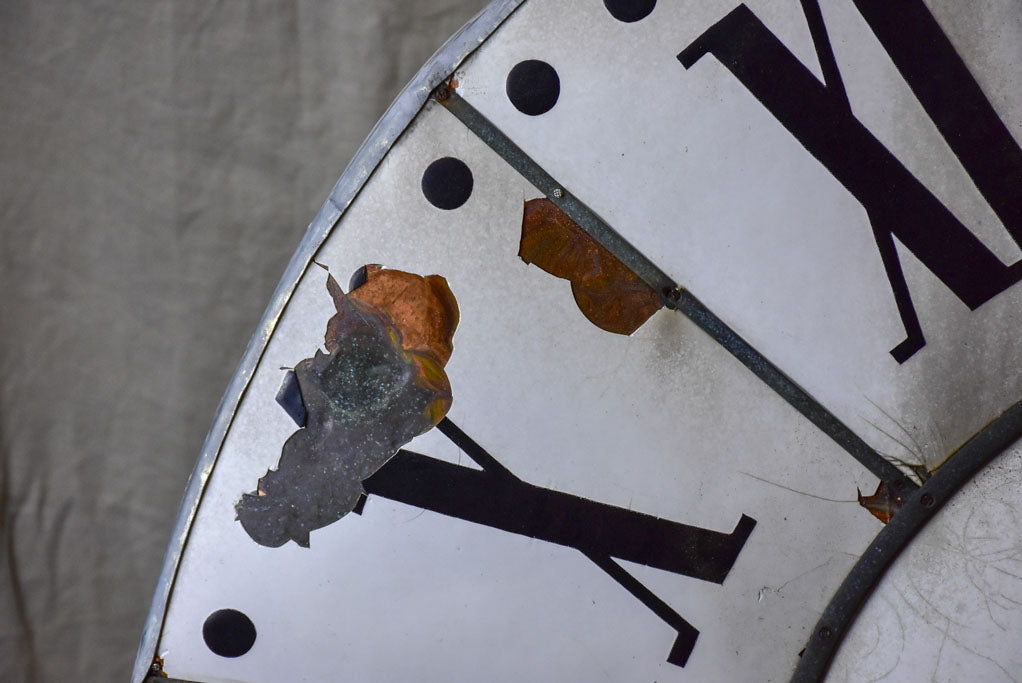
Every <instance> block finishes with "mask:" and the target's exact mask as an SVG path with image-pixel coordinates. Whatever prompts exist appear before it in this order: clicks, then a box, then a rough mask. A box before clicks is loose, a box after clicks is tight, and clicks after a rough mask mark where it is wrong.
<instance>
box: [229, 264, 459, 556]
mask: <svg viewBox="0 0 1022 683" xmlns="http://www.w3.org/2000/svg"><path fill="white" fill-rule="evenodd" d="M365 270H366V275H367V278H366V281H365V282H364V283H363V284H362V285H361V286H359V287H358V288H357V289H356V290H354V291H353V292H351V293H348V294H345V293H344V291H343V290H342V289H341V287H340V285H338V284H337V281H336V280H334V278H333V276H328V277H327V291H328V292H329V293H330V296H331V297H332V298H333V301H334V307H335V309H336V311H337V312H336V314H335V315H334V316H333V317H332V318H330V320H329V322H328V323H327V330H326V334H325V342H326V350H327V352H326V353H323V351H316V353H315V355H314V356H313V357H312V358H306V359H305V360H303V361H301V362H300V363H298V365H296V366H295V376H296V377H297V381H298V386H299V389H300V391H301V397H302V403H303V404H304V406H305V411H306V421H305V427H304V428H302V429H299V430H298V431H297V432H295V433H294V434H292V435H291V437H290V438H289V439H288V440H287V442H285V444H284V448H283V451H282V453H281V456H280V462H279V463H278V466H277V469H275V470H269V471H267V473H266V475H265V476H263V477H262V478H261V479H259V483H258V486H257V488H256V490H255V491H254V492H252V493H246V494H244V495H242V497H241V500H240V501H238V503H237V505H236V506H235V509H236V511H237V515H238V520H239V521H240V522H241V525H242V527H243V528H244V529H245V531H246V532H247V533H248V535H249V536H251V537H252V539H253V540H254V541H256V542H257V543H259V544H261V545H265V546H270V547H279V546H282V545H284V544H285V543H287V542H288V541H289V540H293V541H295V542H296V543H297V544H298V545H300V546H303V547H308V546H309V532H311V531H313V530H315V529H319V528H321V527H324V526H326V525H328V524H332V523H333V522H335V521H337V520H339V519H341V518H342V517H344V516H345V515H346V514H348V513H349V512H351V511H352V510H353V509H354V508H355V506H356V505H357V504H358V501H359V499H360V498H361V497H362V496H363V495H365V491H364V489H363V486H362V482H363V481H364V480H366V479H368V478H369V477H371V476H372V475H373V474H374V473H375V472H376V471H377V470H378V469H379V468H380V467H382V466H383V465H384V464H385V463H386V462H387V461H388V460H389V459H390V458H391V457H392V456H393V455H394V454H395V453H396V452H397V451H398V449H399V448H401V446H403V445H404V444H406V443H408V442H409V441H411V440H412V439H413V438H415V437H416V436H418V435H419V434H422V433H424V432H427V431H429V430H430V429H432V428H433V427H435V426H436V424H437V423H438V422H440V420H442V419H443V417H444V415H446V414H447V411H448V410H449V409H450V407H451V400H452V395H451V386H450V382H449V380H448V378H447V374H446V373H445V372H444V365H445V364H446V363H447V360H448V359H449V358H450V356H451V353H452V351H453V345H452V338H453V335H454V330H455V328H456V327H457V325H458V304H457V302H456V301H455V298H454V295H453V294H452V293H451V290H450V288H449V287H448V286H447V281H446V280H445V279H444V278H442V277H440V276H438V275H430V276H428V277H421V276H419V275H414V274H412V273H405V272H402V271H399V270H386V269H383V268H382V267H380V266H367V267H366V269H365Z"/></svg>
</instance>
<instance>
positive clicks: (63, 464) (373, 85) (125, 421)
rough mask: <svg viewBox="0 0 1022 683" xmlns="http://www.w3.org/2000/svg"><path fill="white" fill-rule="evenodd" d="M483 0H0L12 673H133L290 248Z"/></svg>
mask: <svg viewBox="0 0 1022 683" xmlns="http://www.w3.org/2000/svg"><path fill="white" fill-rule="evenodd" d="M484 4H485V2H484V0H382V1H381V0H377V1H375V2H372V3H368V2H357V1H356V0H323V1H315V0H305V1H299V0H282V1H270V0H265V1H248V0H229V1H224V2H212V1H211V0H201V1H200V0H195V1H187V2H185V1H174V0H148V1H146V2H139V1H135V0H120V1H113V0H106V1H102V0H94V1H91V2H67V1H65V0H4V1H3V2H0V230H2V232H0V239H2V242H0V297H2V300H0V515H2V517H0V521H2V544H0V558H2V560H0V681H10V682H12V683H14V682H17V681H37V680H38V681H71V680H76V681H77V680H81V681H123V680H127V678H128V676H129V673H130V669H131V664H132V661H133V658H134V655H135V649H136V647H137V644H138V638H139V636H140V634H141V629H142V624H143V621H144V617H145V614H146V612H147V610H148V607H149V600H150V598H151V595H152V591H153V588H154V587H155V584H156V578H157V575H158V573H159V569H160V564H161V562H162V559H163V553H164V550H165V548H166V544H167V542H168V540H169V534H170V529H171V526H172V524H173V521H174V518H175V516H176V514H177V509H178V505H179V503H180V499H181V494H182V492H183V491H184V486H185V481H186V479H187V477H188V474H189V473H190V471H191V469H192V466H193V465H194V463H195V460H196V458H197V457H198V454H199V448H200V445H201V443H202V440H203V438H204V436H205V433H206V430H207V429H208V428H209V425H210V424H211V422H212V419H213V415H214V412H215V409H216V405H217V403H218V401H219V400H220V396H221V394H222V392H223V390H224V388H225V387H226V386H227V382H228V380H229V379H230V376H231V374H232V373H233V371H234V367H235V365H236V364H237V362H238V361H239V360H240V358H241V354H242V351H243V349H244V347H245V344H246V342H247V340H248V337H249V335H250V334H251V333H252V331H253V329H254V328H255V325H256V322H257V321H258V319H259V317H260V315H261V313H262V310H263V308H264V307H265V305H266V303H267V302H268V301H269V297H270V293H271V292H272V290H273V288H274V287H275V285H276V283H277V281H278V279H279V278H280V276H281V274H282V273H283V270H284V266H285V264H286V262H287V260H288V258H289V257H290V255H291V253H292V252H293V251H294V249H295V248H296V247H297V245H298V242H299V240H300V238H301V236H302V234H303V233H304V230H305V227H306V225H307V224H308V223H309V221H311V219H312V217H313V216H314V215H315V213H316V210H317V209H318V208H319V205H320V204H321V203H322V202H323V200H325V199H326V196H327V194H328V192H329V190H330V188H331V187H332V185H333V183H334V182H335V181H336V179H337V177H338V176H339V174H340V172H341V171H342V170H343V168H344V166H345V165H346V164H347V162H348V160H349V159H350V158H351V156H352V155H353V154H354V152H355V149H356V148H357V147H358V145H359V144H360V143H361V141H362V140H363V139H364V138H365V136H366V135H367V134H368V132H369V130H370V128H371V127H372V124H373V123H374V122H375V120H376V119H377V118H378V117H379V116H380V115H381V114H382V113H383V111H384V109H385V108H386V107H387V105H388V104H389V103H390V102H391V101H392V100H393V98H394V97H395V96H396V94H397V92H398V91H399V90H400V88H401V87H402V86H403V85H404V83H405V82H406V81H407V80H408V79H409V78H410V77H411V76H412V75H413V74H414V73H415V71H416V70H417V69H418V67H419V66H420V65H421V64H422V63H423V62H424V61H425V60H426V59H427V58H428V57H429V55H430V54H431V53H432V52H433V51H434V50H435V49H436V48H438V47H439V46H440V45H441V43H442V42H443V41H444V40H445V39H446V38H447V37H448V36H449V35H450V34H452V33H453V32H454V31H455V30H457V28H458V27H459V26H461V24H463V23H464V22H465V21H467V20H468V19H469V18H470V17H471V16H472V15H473V14H475V12H476V11H478V10H479V9H480V8H481V7H482V6H483V5H484Z"/></svg>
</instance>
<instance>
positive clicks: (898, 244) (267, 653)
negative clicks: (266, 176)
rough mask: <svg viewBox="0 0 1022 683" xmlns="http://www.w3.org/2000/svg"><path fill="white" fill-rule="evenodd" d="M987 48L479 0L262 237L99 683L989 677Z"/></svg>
mask: <svg viewBox="0 0 1022 683" xmlns="http://www.w3.org/2000/svg"><path fill="white" fill-rule="evenodd" d="M1020 46H1022V15H1020V14H1019V13H1018V11H1017V7H1015V6H1014V5H1013V4H1012V3H1011V2H1010V1H1009V0H1004V1H1003V2H997V1H994V0H991V1H990V2H984V3H978V4H977V3H970V5H969V6H968V7H967V8H965V7H959V6H958V4H957V3H952V2H937V1H936V0H934V1H932V2H931V1H927V2H923V1H922V0H903V1H902V2H898V3H892V2H887V1H882V0H824V1H823V2H819V3H818V2H816V1H815V0H803V1H802V2H795V1H794V0H790V1H785V2H776V1H774V0H771V1H769V2H768V1H766V0H763V1H750V2H747V3H746V4H738V3H736V2H735V0H712V1H701V2H670V3H668V2H656V1H655V0H646V1H641V0H632V1H625V0H621V1H615V0H605V1H604V2H600V1H599V0H586V1H584V2H583V1H575V2H569V1H567V0H527V1H526V2H514V1H511V0H505V1H503V2H500V1H498V2H494V3H493V4H492V5H491V6H490V7H488V8H487V9H486V10H484V11H483V12H482V13H481V14H480V15H479V16H478V17H477V18H476V19H474V20H473V21H472V22H471V23H470V24H468V25H467V26H466V27H465V28H464V29H463V31H462V32H461V33H459V34H458V35H457V36H455V37H454V38H453V39H452V40H451V41H450V42H449V43H448V45H447V46H445V47H444V48H443V49H442V50H441V51H440V52H438V53H437V55H436V56H434V58H433V59H432V60H431V61H430V62H429V63H427V65H426V66H424V67H423V70H422V71H421V72H420V74H419V75H418V76H417V77H416V79H415V80H414V81H413V82H412V84H410V85H409V87H408V88H407V89H406V90H405V92H404V93H402V95H401V96H400V97H399V98H398V100H397V101H396V102H395V103H394V105H393V106H392V108H391V109H390V110H389V111H388V113H387V114H386V115H385V116H384V118H383V119H382V120H381V121H380V123H379V124H378V126H377V128H376V129H375V130H374V131H373V132H372V134H371V135H370V137H369V139H368V141H367V143H366V144H365V145H364V146H363V148H362V149H361V150H360V151H359V153H358V155H357V156H356V158H355V160H354V161H352V163H351V165H350V166H349V167H348V169H347V171H345V173H344V175H343V176H342V177H341V179H340V180H339V181H338V183H337V185H336V187H335V188H334V191H333V193H332V194H331V196H330V198H329V200H328V201H327V203H326V204H325V205H324V207H323V209H322V210H321V211H320V213H319V215H318V216H317V217H316V218H315V220H314V221H313V223H312V225H311V226H310V228H309V232H308V233H307V236H306V237H305V239H304V241H303V242H302V244H301V246H300V247H299V249H298V251H297V252H296V254H295V256H294V258H293V259H292V262H291V264H290V265H289V267H288V270H287V272H286V273H285V275H284V278H283V280H282V282H281V285H280V287H279V289H278V291H277V293H276V294H275V296H274V299H273V301H272V302H271V303H270V306H269V308H268V310H267V312H266V314H265V317H264V319H263V321H262V323H261V325H260V328H259V331H258V332H257V333H256V335H255V337H254V338H253V340H252V342H251V344H250V346H249V348H248V350H247V351H246V354H245V357H244V359H243V361H242V363H241V366H240V368H239V370H238V373H237V375H236V376H235V378H234V380H233V381H232V383H231V385H230V387H229V388H228V392H227V395H226V398H225V400H224V403H223V406H222V409H221V412H220V414H219V415H218V417H217V419H216V422H215V424H214V426H213V429H212V431H211V433H210V436H209V438H208V440H207V443H206V445H205V448H204V451H203V453H202V455H201V457H200V460H199V464H198V466H197V468H196V472H195V474H194V475H193V477H192V479H191V481H190V483H189V488H188V491H187V493H186V498H185V503H184V507H183V509H182V513H181V517H180V519H179V520H178V524H177V527H176V529H175V533H174V537H173V539H172V542H171V546H170V550H169V551H168V556H167V561H166V564H165V567H164V573H163V576H162V578H161V582H160V585H159V587H158V589H157V594H156V596H155V598H154V602H153V609H152V612H151V614H150V617H149V622H148V624H147V630H146V633H145V634H144V636H143V643H142V647H141V649H140V654H139V661H138V664H137V666H136V674H135V680H141V679H142V678H144V677H145V676H146V674H147V673H148V672H149V671H150V665H151V664H152V663H153V662H154V661H155V664H153V666H155V667H156V670H157V671H162V672H165V673H166V674H167V675H169V676H171V677H173V678H178V679H184V680H196V681H226V680H230V681H235V680H244V681H280V680H320V681H322V680H379V681H407V680H416V681H451V680H508V681H517V680H550V681H565V680H580V681H581V680H612V681H632V680H634V681H709V680H720V681H725V680H760V681H780V680H788V679H792V678H793V677H794V678H795V679H798V680H822V679H823V678H827V679H828V680H835V681H841V680H884V679H885V677H886V679H888V680H905V679H906V678H911V677H912V676H925V677H932V678H933V679H934V680H961V679H963V678H965V677H967V678H969V680H1014V678H1013V677H1014V676H1017V672H1018V671H1020V670H1022V655H1020V654H1019V651H1018V648H1017V647H1015V644H1016V643H1017V640H1018V637H1019V635H1020V633H1022V611H1020V609H1022V532H1020V531H1019V525H1018V523H1017V519H1016V518H1017V516H1018V514H1019V512H1018V511H1019V504H1020V503H1019V502H1020V500H1022V497H1020V494H1022V468H1020V465H1019V462H1018V455H1019V453H1018V447H1017V446H1014V445H1013V443H1014V442H1015V440H1016V439H1017V438H1018V437H1019V436H1020V435H1022V416H1020V412H1022V411H1020V409H1019V408H1017V407H1015V404H1016V401H1019V399H1022V363H1020V361H1022V334H1019V333H1018V330H1019V329H1020V323H1022V313H1020V311H1022V286H1018V284H1017V283H1018V282H1019V280H1022V251H1020V249H1019V244H1020V240H1022V150H1020V146H1019V140H1020V139H1022V83H1020V82H1019V81H1020V78H1022V77H1020V76H1019V74H1020V73H1022V69H1020V67H1022V52H1020ZM433 275H436V276H439V277H428V276H433ZM420 276H421V277H420ZM452 335H453V346H452V345H451V343H450V342H451V338H452ZM395 453H396V454H395ZM991 463H992V464H991ZM976 472H979V474H978V475H977V476H975V478H972V477H973V474H974V473H976ZM931 518H932V522H931V523H929V524H927V522H930V520H931ZM903 550H904V552H901V551H903ZM899 553H900V555H899ZM896 558H897V561H896V562H895V559H896ZM889 567H890V568H891V569H890V571H889V572H887V573H886V575H885V573H884V572H885V570H886V569H888V568H889ZM867 598H868V599H867ZM863 605H864V607H863ZM860 608H861V612H860ZM857 614H858V615H859V616H858V618H856V615H857ZM154 658H157V659H155V660H154ZM920 672H923V673H922V674H920Z"/></svg>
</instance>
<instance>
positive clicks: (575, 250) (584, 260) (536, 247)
mask: <svg viewBox="0 0 1022 683" xmlns="http://www.w3.org/2000/svg"><path fill="white" fill-rule="evenodd" d="M518 256H519V257H521V259H522V260H523V261H525V262H526V263H532V264H535V265H537V266H539V267H540V268H542V269H543V270H545V271H546V272H548V273H550V274H551V275H553V276H555V277H559V278H563V279H565V280H568V281H569V282H571V292H572V294H573V295H574V296H575V303H576V304H577V305H578V307H579V310H581V311H582V313H583V315H585V317H586V318H588V319H589V321H590V322H591V323H593V324H594V325H596V326H597V327H599V328H601V329H603V330H606V331H608V332H614V333H616V334H631V333H632V332H634V331H635V330H637V329H639V327H640V326H641V325H642V324H643V323H644V322H646V320H648V319H649V317H650V316H651V315H653V314H654V313H656V312H657V311H658V310H659V309H660V307H661V305H662V303H661V299H660V295H659V294H657V292H655V291H654V290H653V289H652V288H651V287H650V286H649V285H647V284H646V283H645V282H643V281H642V279H641V278H639V276H638V275H636V274H635V273H634V272H632V271H631V270H630V269H629V268H628V267H627V266H625V265H624V264H623V263H622V262H621V261H620V260H619V259H618V258H617V257H616V256H614V255H613V254H612V253H610V251H608V250H607V248H606V247H604V246H603V245H601V244H599V243H598V242H597V241H596V240H594V239H593V238H592V237H591V236H590V235H589V234H588V233H587V232H586V231H584V230H583V229H582V228H580V227H579V226H578V224H577V223H575V221H573V220H571V219H570V218H569V217H568V216H567V214H565V213H564V212H563V211H561V209H560V208H559V207H558V206H557V205H556V204H554V203H553V202H552V201H550V200H549V199H533V200H530V201H528V202H526V203H525V212H524V215H523V216H522V240H521V245H520V247H519V249H518Z"/></svg>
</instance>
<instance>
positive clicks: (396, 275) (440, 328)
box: [327, 265, 459, 367]
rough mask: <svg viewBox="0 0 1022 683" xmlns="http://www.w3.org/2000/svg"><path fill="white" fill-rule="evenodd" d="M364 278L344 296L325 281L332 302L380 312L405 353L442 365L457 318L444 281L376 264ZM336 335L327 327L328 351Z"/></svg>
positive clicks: (456, 305) (447, 352) (456, 308)
mask: <svg viewBox="0 0 1022 683" xmlns="http://www.w3.org/2000/svg"><path fill="white" fill-rule="evenodd" d="M366 275H367V279H366V282H365V284H363V285H362V286H361V287H359V288H358V289H355V290H353V291H352V292H350V293H349V294H347V295H345V294H344V292H343V291H341V289H340V287H338V286H337V283H336V282H335V283H334V284H333V286H332V287H331V286H330V283H329V281H328V283H327V285H328V288H329V289H330V294H331V295H332V296H333V298H334V300H335V301H336V300H337V298H338V297H339V296H340V297H343V296H347V297H348V298H349V299H351V300H352V301H353V302H354V303H356V305H357V304H363V305H368V306H370V307H372V308H374V309H375V311H376V312H381V311H382V312H383V313H385V314H386V315H387V317H389V318H390V320H391V321H392V322H393V324H394V327H396V328H397V330H398V331H399V332H400V333H401V345H402V347H403V348H404V349H405V350H406V351H413V352H417V353H421V354H426V355H429V356H431V357H432V358H434V359H435V361H436V362H437V363H439V365H440V366H441V367H443V366H444V365H446V364H447V361H448V360H449V359H450V357H451V353H452V352H453V351H454V343H453V337H454V330H455V328H457V326H458V317H459V315H458V302H457V301H456V300H455V298H454V294H453V293H451V288H450V287H448V286H447V280H445V279H444V278H442V277H441V276H439V275H429V276H426V277H422V276H421V275H415V274H414V273H406V272H404V271H402V270H390V269H384V268H383V266H379V265H367V266H366ZM360 307H364V306H360ZM336 334H337V331H332V330H331V329H330V328H329V327H328V329H327V348H328V349H329V347H330V341H331V339H332V338H333V339H336Z"/></svg>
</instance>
